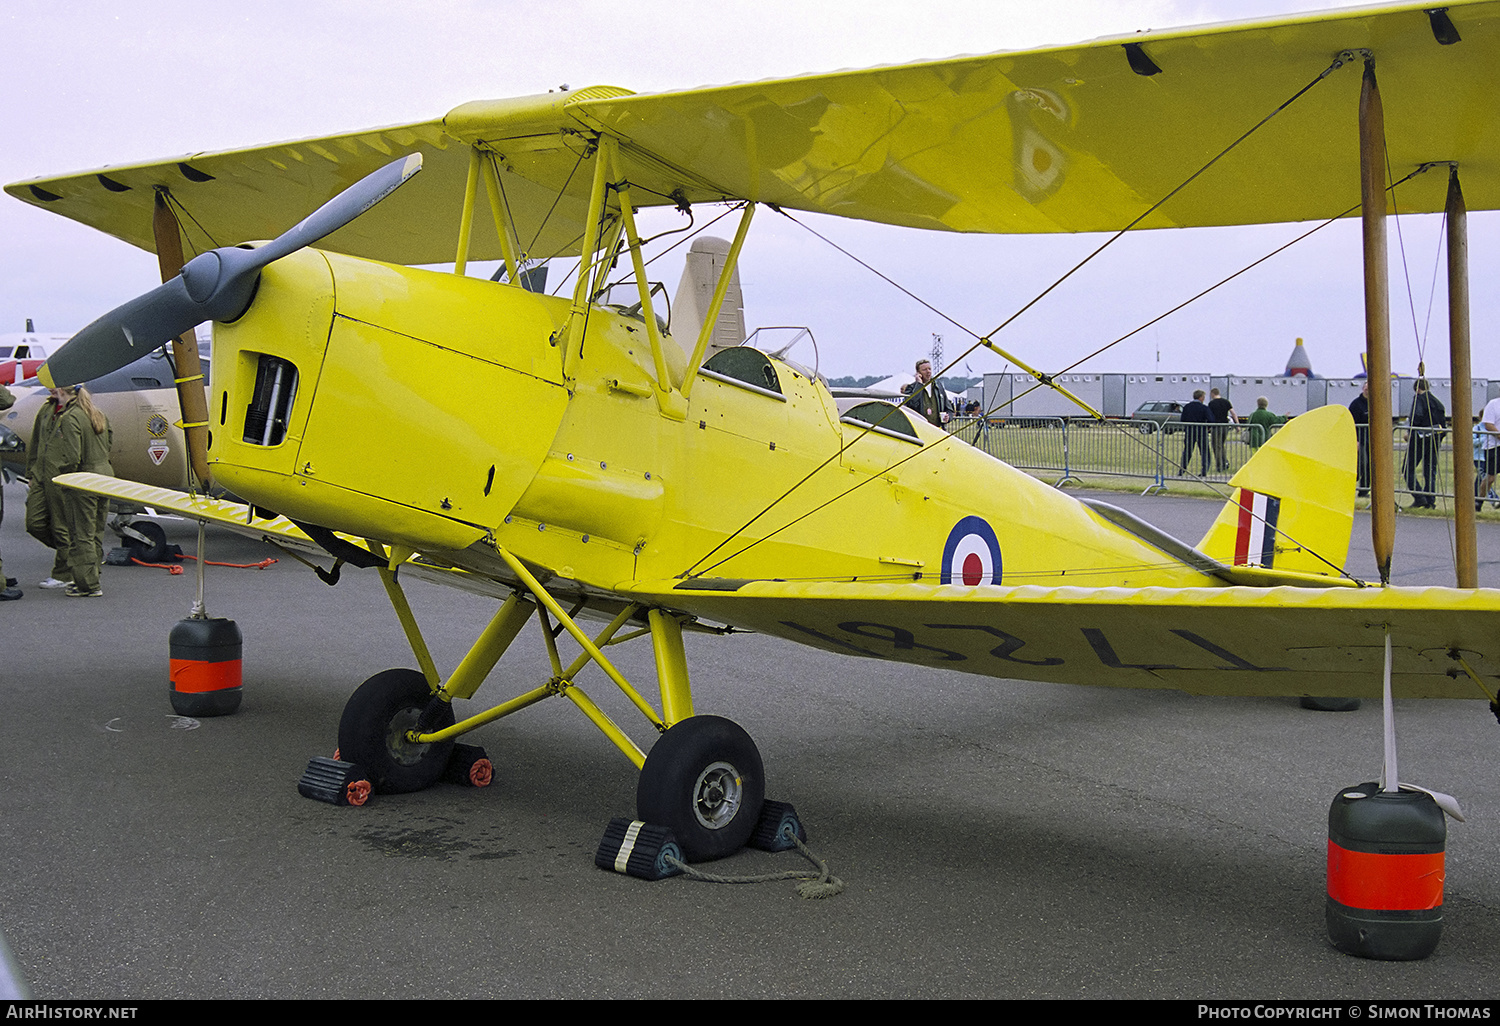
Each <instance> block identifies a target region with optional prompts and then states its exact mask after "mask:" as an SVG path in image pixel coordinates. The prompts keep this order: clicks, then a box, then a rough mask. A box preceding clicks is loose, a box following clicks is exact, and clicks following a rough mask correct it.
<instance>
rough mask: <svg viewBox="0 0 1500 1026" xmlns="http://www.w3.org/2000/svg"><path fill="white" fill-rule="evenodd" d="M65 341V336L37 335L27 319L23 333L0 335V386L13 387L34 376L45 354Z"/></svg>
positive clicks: (43, 360) (44, 361)
mask: <svg viewBox="0 0 1500 1026" xmlns="http://www.w3.org/2000/svg"><path fill="white" fill-rule="evenodd" d="M67 340H68V336H67V335H49V334H43V333H39V332H38V331H37V330H36V328H35V327H33V326H32V323H31V318H29V317H28V318H26V330H25V331H24V332H19V333H15V334H5V335H0V385H15V384H18V383H19V382H21V381H24V380H25V379H27V378H29V377H32V376H33V375H35V374H36V372H37V368H38V367H40V366H41V365H42V364H44V363H46V362H47V354H48V353H49V352H51V351H53V350H54V349H56V348H57V347H58V346H60V345H62V344H63V343H64V342H66V341H67Z"/></svg>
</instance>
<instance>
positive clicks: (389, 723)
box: [339, 670, 453, 794]
mask: <svg viewBox="0 0 1500 1026" xmlns="http://www.w3.org/2000/svg"><path fill="white" fill-rule="evenodd" d="M431 700H432V691H431V690H430V689H429V688H428V687H427V678H426V677H424V676H422V674H420V673H418V672H417V671H416V670H383V671H381V672H380V673H377V674H376V675H375V676H373V677H371V678H370V679H369V680H367V681H365V682H364V683H363V684H361V685H360V686H359V687H358V688H357V689H356V690H355V692H354V694H353V695H350V696H349V702H348V704H347V705H345V706H344V715H343V716H341V717H340V718H339V757H340V758H342V759H343V760H344V761H345V762H352V763H356V764H358V765H359V767H360V768H361V769H363V770H364V771H365V772H366V773H367V774H369V777H370V783H371V784H372V785H374V787H375V790H376V791H378V792H380V793H382V794H404V793H405V792H407V791H420V790H422V789H423V788H425V787H430V786H431V785H432V784H434V783H436V782H437V779H438V777H440V776H442V775H443V769H444V768H445V767H446V766H447V765H448V756H449V755H450V754H452V752H453V742H452V741H440V742H437V743H435V744H416V743H414V742H411V741H408V740H407V739H406V732H407V731H409V730H411V729H413V728H414V727H416V726H417V722H418V720H420V719H421V718H422V712H423V710H425V709H426V708H427V705H428V703H429V702H430V701H431ZM451 726H453V707H452V706H451V705H449V704H448V703H447V702H443V703H442V704H441V707H440V708H439V709H438V715H437V716H436V718H435V719H434V720H433V722H432V723H431V724H430V725H429V729H431V730H441V729H442V728H444V727H451Z"/></svg>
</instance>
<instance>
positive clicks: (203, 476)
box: [151, 187, 209, 492]
mask: <svg viewBox="0 0 1500 1026" xmlns="http://www.w3.org/2000/svg"><path fill="white" fill-rule="evenodd" d="M151 232H152V234H153V235H154V236H155V237H156V261H157V263H158V265H160V267H161V280H162V281H163V282H169V281H171V280H172V279H173V278H175V277H177V275H178V274H179V273H181V271H182V234H181V225H180V224H179V223H178V221H177V214H176V213H175V212H174V211H173V210H172V208H171V207H170V206H168V205H167V190H166V188H165V187H159V188H158V189H157V190H156V199H155V205H154V207H153V208H152V213H151ZM172 356H173V360H172V363H173V365H174V366H175V367H176V374H175V375H174V377H175V379H176V384H177V412H178V413H179V414H180V415H181V417H182V421H181V426H182V433H183V435H184V436H185V437H186V438H187V448H188V465H189V466H190V467H192V470H193V475H192V476H193V480H194V481H195V482H196V483H197V486H198V487H199V488H200V489H202V490H203V491H204V492H207V491H208V483H209V480H208V479H209V473H208V398H207V397H206V396H205V395H204V394H203V364H202V361H201V360H200V359H199V356H198V332H197V329H196V328H189V329H188V330H187V331H185V332H183V333H182V334H181V335H179V336H178V337H177V338H174V339H173V340H172Z"/></svg>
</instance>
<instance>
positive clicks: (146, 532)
mask: <svg viewBox="0 0 1500 1026" xmlns="http://www.w3.org/2000/svg"><path fill="white" fill-rule="evenodd" d="M129 526H130V528H131V530H133V531H135V533H136V534H139V535H140V536H141V537H142V538H144V539H146V540H145V541H144V542H138V541H136V540H135V539H134V538H128V537H127V538H126V539H125V543H126V545H128V546H131V547H134V548H137V549H139V550H140V551H139V553H138V554H136V558H137V559H139V560H140V561H141V562H142V563H160V562H161V561H162V560H164V559H166V558H167V532H166V531H164V530H162V526H161V525H160V524H158V523H156V521H154V520H132V521H131V522H130V525H129Z"/></svg>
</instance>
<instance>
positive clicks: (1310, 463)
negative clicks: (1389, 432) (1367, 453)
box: [1198, 406, 1357, 576]
mask: <svg viewBox="0 0 1500 1026" xmlns="http://www.w3.org/2000/svg"><path fill="white" fill-rule="evenodd" d="M1356 459H1357V453H1356V442H1355V437H1354V418H1353V417H1351V416H1350V414H1349V411H1348V410H1347V409H1345V408H1344V407H1342V406H1323V407H1319V408H1318V409H1315V410H1310V411H1308V412H1307V413H1304V414H1302V415H1301V416H1298V417H1295V418H1293V419H1292V420H1290V421H1288V422H1287V423H1286V425H1285V426H1284V427H1282V428H1281V430H1279V431H1277V432H1276V434H1274V435H1273V436H1271V440H1270V441H1269V442H1267V443H1266V444H1265V445H1262V446H1261V447H1260V449H1259V450H1258V451H1257V452H1256V453H1255V455H1254V456H1253V457H1251V459H1250V462H1249V463H1246V464H1245V465H1244V466H1243V467H1241V468H1240V471H1239V473H1237V474H1235V475H1234V477H1233V478H1231V479H1230V482H1229V484H1230V486H1231V487H1232V488H1233V489H1234V494H1233V495H1232V496H1231V497H1230V499H1229V501H1228V502H1227V503H1225V504H1224V508H1223V509H1222V510H1220V511H1219V516H1218V519H1217V520H1215V521H1214V524H1213V526H1212V527H1210V528H1209V529H1208V533H1207V534H1205V535H1204V536H1203V540H1202V541H1201V542H1199V543H1198V549H1199V550H1200V551H1201V552H1203V553H1204V554H1205V555H1207V556H1211V557H1212V558H1214V559H1216V560H1218V561H1220V562H1222V563H1224V564H1226V565H1229V566H1232V567H1235V568H1242V569H1245V570H1249V571H1254V570H1257V569H1263V570H1275V571H1281V572H1290V573H1307V574H1318V575H1327V576H1336V575H1338V574H1339V573H1340V571H1342V570H1343V567H1344V560H1345V558H1346V557H1347V556H1348V555H1349V533H1350V530H1351V529H1352V528H1353V526H1354V489H1355V461H1356Z"/></svg>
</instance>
